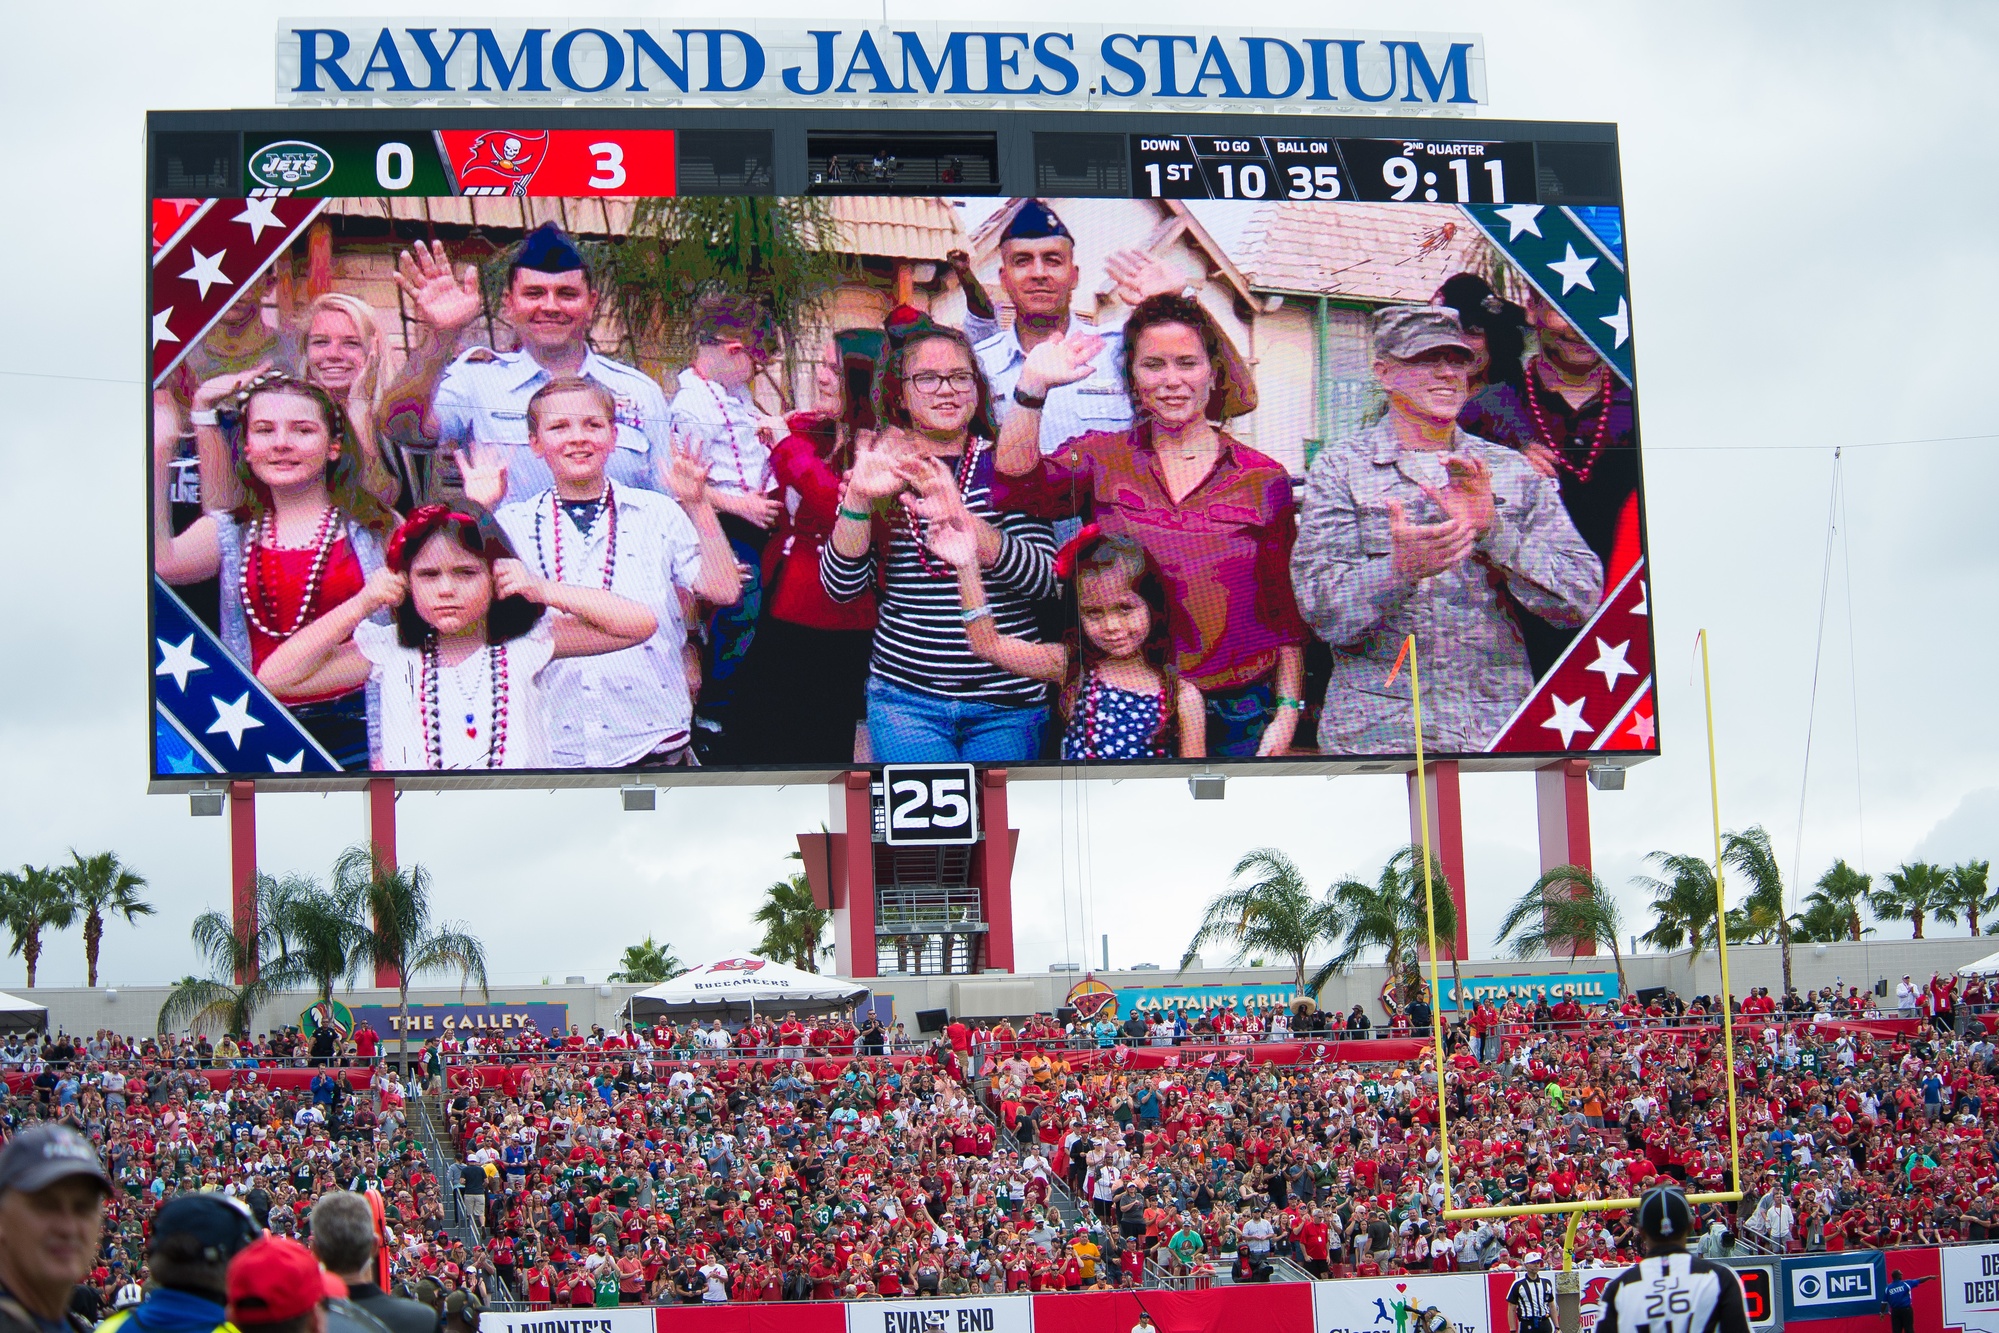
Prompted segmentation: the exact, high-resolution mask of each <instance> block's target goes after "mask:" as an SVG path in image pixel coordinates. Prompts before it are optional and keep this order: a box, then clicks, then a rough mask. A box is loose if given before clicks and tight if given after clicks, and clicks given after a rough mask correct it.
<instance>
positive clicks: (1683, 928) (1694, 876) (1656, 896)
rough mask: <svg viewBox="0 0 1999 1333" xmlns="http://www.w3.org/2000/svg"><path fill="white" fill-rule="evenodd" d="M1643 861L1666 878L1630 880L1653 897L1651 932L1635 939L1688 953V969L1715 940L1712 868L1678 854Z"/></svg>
mask: <svg viewBox="0 0 1999 1333" xmlns="http://www.w3.org/2000/svg"><path fill="white" fill-rule="evenodd" d="M1645 859H1646V860H1647V861H1650V862H1652V864H1654V865H1656V866H1658V867H1659V869H1660V870H1661V871H1662V872H1664V875H1665V878H1654V877H1653V876H1650V875H1640V876H1638V877H1637V878H1636V879H1634V880H1632V881H1631V882H1632V883H1633V884H1636V885H1637V886H1638V887H1639V888H1641V889H1645V890H1646V891H1648V892H1649V893H1651V895H1652V918H1653V924H1652V929H1650V930H1648V931H1646V932H1645V933H1644V934H1643V935H1640V936H1639V937H1638V938H1639V939H1641V940H1644V941H1645V942H1646V943H1647V944H1650V945H1652V946H1653V947H1654V948H1658V949H1663V950H1665V951H1666V952H1668V953H1671V952H1672V951H1673V950H1675V949H1682V948H1684V949H1686V950H1688V955H1687V964H1688V966H1690V967H1691V966H1692V965H1693V964H1694V963H1695V962H1697V961H1698V960H1699V958H1700V956H1701V954H1702V952H1703V951H1705V950H1707V949H1709V948H1711V947H1713V945H1714V943H1715V940H1716V935H1715V901H1714V897H1715V895H1714V867H1713V866H1712V865H1710V864H1709V863H1708V862H1706V861H1703V860H1701V859H1700V858H1699V857H1698V856H1687V855H1685V854H1683V853H1680V852H1652V853H1650V854H1649V855H1647V856H1646V858H1645Z"/></svg>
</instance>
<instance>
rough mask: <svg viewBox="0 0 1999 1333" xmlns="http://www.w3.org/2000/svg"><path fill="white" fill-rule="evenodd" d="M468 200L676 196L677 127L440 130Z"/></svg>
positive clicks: (447, 162) (449, 167)
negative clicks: (490, 197) (475, 197)
mask: <svg viewBox="0 0 1999 1333" xmlns="http://www.w3.org/2000/svg"><path fill="white" fill-rule="evenodd" d="M437 143H438V147H439V149H440V151H442V153H443V155H444V169H445V171H446V172H447V173H449V175H450V177H451V180H452V183H453V184H454V185H455V186H456V187H457V193H459V194H462V195H513V196H515V197H517V198H519V197H525V198H540V197H553V196H557V195H591V194H605V195H651V196H659V195H670V194H672V193H673V192H674V189H673V187H674V171H673V131H672V130H439V131H438V132H437Z"/></svg>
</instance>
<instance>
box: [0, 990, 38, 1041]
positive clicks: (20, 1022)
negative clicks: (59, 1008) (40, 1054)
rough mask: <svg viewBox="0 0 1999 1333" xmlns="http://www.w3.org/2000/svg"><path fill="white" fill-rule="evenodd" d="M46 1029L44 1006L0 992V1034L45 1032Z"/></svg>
mask: <svg viewBox="0 0 1999 1333" xmlns="http://www.w3.org/2000/svg"><path fill="white" fill-rule="evenodd" d="M48 1028H49V1011H48V1007H47V1006H46V1005H39V1004H35V1003H34V1002H33V1001H30V1000H23V999H21V998H20V997H19V996H16V995H9V994H7V993H6V992H5V991H0V1032H46V1031H48Z"/></svg>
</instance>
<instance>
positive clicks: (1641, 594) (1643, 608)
mask: <svg viewBox="0 0 1999 1333" xmlns="http://www.w3.org/2000/svg"><path fill="white" fill-rule="evenodd" d="M1647 595H1648V594H1647V592H1646V589H1645V585H1644V584H1642V583H1641V584H1639V585H1638V604H1637V605H1636V606H1634V607H1632V608H1631V610H1630V612H1629V613H1628V614H1630V615H1634V616H1649V615H1651V614H1652V609H1651V607H1649V606H1647V605H1646V604H1645V598H1646V596H1647Z"/></svg>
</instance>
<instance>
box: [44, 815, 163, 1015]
mask: <svg viewBox="0 0 1999 1333" xmlns="http://www.w3.org/2000/svg"><path fill="white" fill-rule="evenodd" d="M69 856H70V864H68V865H66V866H63V867H61V868H60V869H58V870H57V871H56V872H55V873H56V874H57V876H59V877H60V878H61V880H62V885H63V888H64V890H65V891H66V892H67V893H68V894H69V899H70V902H71V903H72V904H73V905H74V906H75V908H76V910H77V911H78V912H80V913H82V914H83V963H84V971H85V982H84V984H85V985H87V986H92V987H95V986H96V985H97V954H98V950H99V949H100V948H102V947H103V944H104V917H105V915H106V913H109V914H110V915H112V916H122V917H124V918H125V924H127V925H137V924H138V922H139V918H140V917H142V916H151V915H153V910H154V909H153V905H152V904H151V903H149V902H147V901H146V900H145V899H144V898H141V897H140V896H139V890H140V889H143V888H145V887H146V879H145V876H143V875H141V874H139V873H138V872H136V871H134V870H133V869H131V867H129V866H127V865H125V864H124V863H123V862H122V861H120V860H119V859H118V854H117V853H116V852H99V853H97V854H96V855H95V856H84V855H82V854H81V853H79V852H78V851H77V850H76V849H75V848H74V847H72V848H70V851H69Z"/></svg>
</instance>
